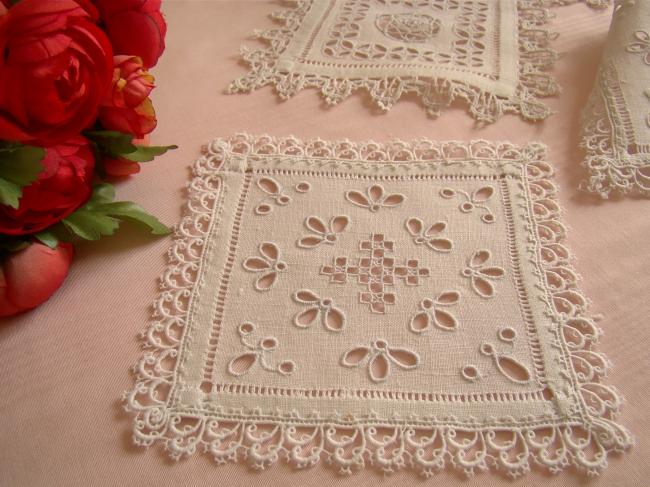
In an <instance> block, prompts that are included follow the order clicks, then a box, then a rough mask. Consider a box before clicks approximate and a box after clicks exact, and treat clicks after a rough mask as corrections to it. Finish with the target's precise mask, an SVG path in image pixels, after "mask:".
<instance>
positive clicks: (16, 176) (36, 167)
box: [0, 143, 45, 208]
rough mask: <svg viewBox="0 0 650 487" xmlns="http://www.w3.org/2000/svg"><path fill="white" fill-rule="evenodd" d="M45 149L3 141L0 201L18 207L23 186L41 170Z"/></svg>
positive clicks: (0, 148)
mask: <svg viewBox="0 0 650 487" xmlns="http://www.w3.org/2000/svg"><path fill="white" fill-rule="evenodd" d="M44 157H45V149H42V148H40V147H33V146H30V145H21V144H8V143H3V144H2V145H1V146H0V203H2V204H3V205H9V206H11V207H12V208H18V204H19V200H20V197H21V196H22V194H23V188H24V187H25V186H28V185H30V184H31V183H33V182H34V181H35V180H36V179H37V178H38V175H39V173H40V172H41V171H42V170H43V164H41V160H42V159H43V158H44Z"/></svg>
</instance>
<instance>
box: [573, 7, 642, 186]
mask: <svg viewBox="0 0 650 487" xmlns="http://www.w3.org/2000/svg"><path fill="white" fill-rule="evenodd" d="M582 146H583V147H584V149H585V151H586V153H587V155H586V158H585V160H584V163H583V164H584V166H585V167H586V168H587V170H588V172H589V179H588V180H587V181H585V183H584V184H583V186H584V187H585V189H587V190H588V191H591V192H594V193H598V194H600V196H602V197H603V198H608V197H609V195H610V194H616V193H618V194H635V195H640V196H645V197H650V2H647V1H646V2H638V1H637V2H620V4H619V5H618V6H617V8H616V11H615V12H614V16H613V18H612V24H611V27H610V31H609V35H608V37H607V45H606V47H605V53H604V55H603V59H602V60H601V63H600V69H599V74H598V81H597V82H596V84H595V86H594V90H593V91H592V93H591V96H590V98H589V102H588V105H587V109H586V110H585V113H584V120H583V137H582Z"/></svg>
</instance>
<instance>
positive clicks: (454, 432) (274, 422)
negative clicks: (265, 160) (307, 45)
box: [124, 134, 633, 477]
mask: <svg viewBox="0 0 650 487" xmlns="http://www.w3.org/2000/svg"><path fill="white" fill-rule="evenodd" d="M227 154H239V155H255V154H266V155H273V154H277V155H282V156H285V157H288V158H291V157H309V158H339V159H346V160H350V161H365V162H366V163H376V162H394V163H396V164H398V163H400V162H403V161H432V162H449V161H454V160H468V159H473V158H476V159H485V158H498V159H501V160H510V161H515V162H520V163H521V164H525V166H526V170H525V184H526V191H527V193H528V194H529V197H530V202H529V203H530V208H531V214H532V215H533V219H534V237H535V238H534V240H535V242H534V243H531V246H532V247H531V249H534V252H536V255H537V256H538V259H539V262H540V265H541V267H542V268H543V270H544V272H545V273H546V282H547V283H548V286H547V287H548V289H547V292H548V293H549V296H550V300H551V303H552V306H553V308H554V310H555V311H556V312H557V315H558V316H559V317H560V319H559V322H558V324H557V326H556V327H555V329H554V331H553V336H554V346H555V347H557V348H558V349H560V350H562V351H563V354H562V356H561V357H562V358H561V360H563V361H565V362H566V364H565V365H566V370H567V372H568V373H569V375H570V376H571V380H572V383H573V384H574V387H575V388H576V389H577V391H578V392H577V394H578V396H579V399H580V403H581V412H580V420H579V421H575V422H572V423H570V424H561V425H557V424H555V425H553V424H536V423H534V422H532V421H530V422H522V423H521V424H520V425H517V424H514V423H513V425H512V426H509V427H507V428H504V427H500V428H496V427H489V426H488V427H486V426H483V425H481V424H480V423H476V424H467V423H462V424H460V423H458V422H457V421H456V420H455V418H452V417H450V418H444V421H443V420H439V421H438V422H435V423H434V422H430V424H426V425H424V426H421V425H420V426H418V425H415V426H405V425H404V424H400V425H396V424H391V422H390V421H382V422H379V423H378V422H377V421H375V423H378V424H375V423H373V417H372V415H369V416H367V417H363V418H361V417H357V418H354V417H352V418H351V417H332V418H319V417H318V416H317V415H314V416H310V417H300V416H298V415H297V414H294V413H287V414H285V415H280V414H277V415H273V414H269V413H266V414H267V416H266V418H265V419H254V420H253V419H250V416H249V417H248V418H247V416H246V415H245V414H243V413H244V412H243V411H238V410H228V411H225V410H223V411H220V410H216V409H215V410H212V411H203V410H195V409H191V410H174V409H171V408H170V407H169V404H170V401H171V400H172V399H173V397H172V396H173V390H174V387H175V385H176V382H177V379H178V378H177V376H176V369H177V365H178V361H179V358H180V356H181V354H180V350H181V347H182V343H183V339H184V332H185V325H186V323H187V314H188V309H189V300H190V296H191V291H192V289H193V286H194V285H195V284H196V281H197V276H198V269H199V267H200V264H201V259H202V258H203V251H204V247H205V245H206V241H207V235H208V232H209V229H210V227H211V224H212V221H213V218H214V216H215V214H218V207H219V201H220V197H221V194H222V189H223V188H222V186H221V179H220V175H219V173H220V171H221V170H222V169H223V166H222V165H223V162H224V159H225V156H226V155H227ZM545 157H546V150H545V147H544V146H543V145H541V144H536V143H532V144H529V145H527V146H524V147H521V148H520V147H517V146H515V145H513V144H509V143H490V142H486V141H474V142H470V143H462V142H444V143H436V142H433V141H429V140H426V139H423V140H418V141H414V142H411V143H408V142H401V141H394V142H391V143H389V144H386V145H384V144H380V143H375V142H368V143H354V142H350V141H340V142H326V141H322V140H316V141H311V142H302V141H300V140H298V139H296V138H293V137H289V138H285V139H279V138H278V139H276V138H273V137H269V136H262V137H253V136H249V135H245V134H242V135H238V136H235V137H232V138H230V139H216V140H215V141H213V142H212V143H211V144H209V145H208V147H207V149H206V151H205V153H204V155H203V156H202V157H200V158H199V159H198V160H197V162H196V163H195V165H194V178H193V180H192V181H191V183H190V184H189V186H188V192H189V199H188V203H187V207H186V212H185V216H184V217H183V218H182V220H181V222H180V223H179V224H178V226H177V228H176V232H175V236H174V240H173V244H172V246H171V249H170V251H169V263H168V266H167V268H166V270H165V271H164V273H163V275H162V278H161V291H160V294H159V296H158V298H157V299H156V301H155V304H154V309H155V312H154V316H153V320H152V322H151V323H150V324H149V326H148V327H147V329H146V330H145V331H144V332H143V334H142V340H143V346H144V350H145V352H144V356H143V358H142V359H141V360H140V361H139V362H138V364H137V365H136V366H135V367H134V372H135V386H134V388H133V390H132V391H129V392H127V393H125V395H124V402H125V409H126V410H127V411H129V412H131V413H132V414H133V441H134V443H135V444H136V445H139V446H143V447H149V446H151V445H153V444H154V443H156V442H161V443H162V444H163V445H164V447H165V449H166V450H167V451H168V453H169V455H170V456H171V458H173V459H175V460H179V459H181V458H184V457H188V456H190V455H192V454H194V453H195V452H196V451H197V450H203V451H205V452H206V453H207V454H209V455H211V456H212V457H213V458H214V460H215V461H216V462H217V463H219V464H221V463H225V462H237V461H245V462H247V463H248V464H250V465H251V466H252V467H253V468H255V469H264V468H266V467H268V466H270V465H271V464H274V463H276V462H277V461H279V460H285V461H287V462H289V463H290V464H292V465H293V466H295V467H297V468H305V467H311V466H314V465H316V464H317V463H319V462H320V461H321V460H323V461H326V462H327V463H328V464H330V465H332V466H333V467H334V468H335V469H337V470H338V471H339V472H340V473H344V474H348V473H351V472H352V471H354V470H357V469H359V468H362V467H364V466H365V465H372V466H375V467H377V468H379V469H381V470H382V471H384V472H386V473H390V472H393V471H395V470H398V469H400V468H404V467H411V468H413V469H414V470H416V471H417V472H419V473H420V474H422V475H424V476H430V475H432V474H433V473H434V472H436V471H439V470H441V469H443V468H445V467H447V466H449V467H453V468H455V469H458V470H460V471H462V472H464V473H465V474H466V475H468V476H471V475H473V474H474V473H477V472H480V471H485V470H488V469H490V468H494V469H495V470H500V471H502V472H505V473H506V474H507V475H508V476H511V477H517V476H520V475H522V474H525V473H527V472H528V471H530V469H531V468H532V467H533V466H534V465H537V466H540V467H542V468H545V469H547V470H548V471H550V472H553V473H557V472H559V471H560V470H562V469H564V468H567V467H570V466H575V467H577V468H579V469H581V470H584V471H585V472H586V473H587V474H589V475H596V474H598V473H599V472H600V470H602V469H603V468H604V467H605V466H606V465H607V459H608V455H609V454H610V453H613V452H616V453H619V452H622V451H623V450H625V449H627V448H628V447H630V446H631V445H632V443H633V440H632V437H631V436H630V434H629V433H628V432H627V430H626V429H625V428H624V427H622V426H620V425H618V424H617V423H616V422H615V416H616V413H617V412H618V411H619V408H620V405H621V402H622V399H621V397H620V396H619V394H618V392H617V391H616V390H615V389H614V388H612V387H608V386H605V385H603V384H602V383H601V382H600V379H601V378H602V377H603V376H604V375H605V374H606V371H607V369H608V366H609V363H608V361H607V359H606V358H605V356H604V355H602V354H600V353H598V352H594V351H592V350H591V348H592V345H593V344H594V343H595V342H596V341H597V339H598V337H599V336H600V334H601V332H600V330H599V328H598V327H597V326H596V324H595V322H594V320H593V319H592V318H590V317H589V316H588V315H587V314H586V307H587V300H586V298H585V297H584V296H583V294H582V293H581V292H580V291H579V290H578V289H577V284H576V281H577V277H576V274H575V272H574V271H573V270H572V269H571V264H570V261H571V256H570V253H569V251H568V249H567V248H566V246H565V245H564V239H565V233H566V231H565V227H564V226H563V225H562V223H561V222H560V221H559V217H560V212H561V210H560V207H559V205H558V202H557V200H556V189H557V188H556V186H555V184H554V183H553V182H552V172H553V171H552V168H551V166H550V165H549V164H548V163H546V162H545ZM248 413H250V412H248ZM258 417H262V416H261V415H259V416H258ZM413 422H414V423H415V421H413ZM420 424H421V423H420Z"/></svg>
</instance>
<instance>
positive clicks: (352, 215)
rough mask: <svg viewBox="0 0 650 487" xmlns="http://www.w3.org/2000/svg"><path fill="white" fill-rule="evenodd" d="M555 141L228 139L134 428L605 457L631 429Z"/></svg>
mask: <svg viewBox="0 0 650 487" xmlns="http://www.w3.org/2000/svg"><path fill="white" fill-rule="evenodd" d="M545 157H546V154H545V148H544V147H543V146H541V145H540V144H536V143H531V144H529V145H527V146H524V147H518V146H515V145H513V144H510V143H491V142H486V141H475V142H470V143H461V142H433V141H430V140H419V141H414V142H411V143H408V142H399V141H395V142H392V143H390V144H386V145H384V144H378V143H374V142H369V143H363V144H357V143H353V142H349V141H344V142H325V141H322V140H317V141H311V142H302V141H300V140H297V139H295V138H287V139H275V138H271V137H252V136H248V135H240V136H236V137H233V138H231V139H217V140H214V141H213V142H212V143H211V144H209V146H208V148H207V150H206V152H205V155H204V156H203V157H201V158H200V159H199V160H198V161H197V163H196V166H195V169H194V171H195V177H194V179H193V181H192V182H191V184H190V186H189V188H190V199H189V203H188V212H187V215H186V216H185V217H184V218H183V220H182V221H181V223H180V224H179V226H178V229H177V232H176V239H175V241H174V244H173V246H172V248H171V250H170V252H169V256H170V263H169V266H168V268H167V270H166V271H165V273H164V275H163V278H162V291H161V294H160V296H159V298H158V300H157V301H156V305H155V309H156V315H155V320H154V321H153V322H152V323H151V325H150V327H149V328H148V329H147V331H146V332H145V333H144V334H143V337H144V342H145V349H146V351H145V354H144V357H143V358H142V360H141V361H140V362H139V364H138V366H137V367H136V368H135V370H136V385H135V387H134V389H133V390H132V391H131V392H129V393H127V394H126V396H125V401H126V407H127V409H128V410H129V411H132V412H133V415H134V422H133V438H134V441H135V443H136V444H138V445H142V446H150V445H152V444H153V443H155V442H158V441H160V442H162V443H163V444H164V446H165V448H166V449H167V450H168V452H169V454H170V455H171V457H172V458H174V459H179V458H182V457H186V456H190V455H192V454H194V453H195V452H196V451H197V450H200V451H205V452H206V453H207V454H209V455H211V456H212V457H214V459H215V461H216V462H217V463H224V462H228V461H232V462H234V461H246V462H248V463H249V464H250V465H252V466H253V467H254V468H257V469H264V468H266V467H267V466H269V465H271V464H273V463H275V462H277V461H279V460H286V461H288V462H290V463H291V464H292V465H294V466H296V467H299V468H305V467H310V466H313V465H315V464H317V463H318V462H320V461H321V460H323V461H327V462H328V463H329V464H331V465H333V466H334V467H335V468H336V469H337V470H338V471H340V472H341V473H350V472H352V471H353V470H355V469H359V468H362V467H364V466H366V465H373V466H375V467H376V468H379V469H381V470H383V471H384V472H386V473H390V472H393V471H395V470H397V469H400V468H404V467H410V468H413V469H414V470H416V471H417V472H419V473H421V474H422V475H425V476H428V475H432V474H433V473H434V472H436V471H438V470H440V469H442V468H445V467H447V466H448V467H451V468H456V469H458V470H460V471H461V472H464V473H465V474H466V475H473V474H474V473H476V472H480V471H485V470H488V469H491V468H493V469H495V470H496V469H498V470H500V471H501V472H505V473H507V474H508V475H509V476H512V477H516V476H520V475H523V474H525V473H526V472H528V471H529V470H530V469H531V467H532V466H533V465H539V466H541V467H543V468H545V469H548V470H549V471H550V472H554V473H557V472H558V471H560V470H562V469H564V468H566V467H570V466H575V467H577V468H579V469H582V470H584V471H585V472H586V473H588V474H590V475H595V474H597V473H598V472H599V471H600V470H601V469H603V468H604V467H605V466H606V465H607V461H608V457H609V455H610V453H613V452H622V451H623V450H625V449H626V448H628V447H629V446H630V444H631V443H632V439H631V437H630V435H629V433H628V432H627V431H626V430H625V428H623V427H622V426H620V425H619V424H617V422H616V419H615V416H616V413H617V412H618V409H619V406H620V404H621V399H620V397H619V396H618V393H617V392H616V390H614V389H613V388H611V387H608V386H606V385H604V384H603V383H602V382H601V378H602V377H603V376H604V375H605V373H606V371H607V369H608V367H609V363H608V361H607V359H606V358H605V356H604V355H603V354H601V353H598V352H595V351H593V350H592V345H593V344H594V343H595V342H596V341H597V339H598V337H599V335H600V330H599V328H598V327H597V326H596V324H595V323H594V321H593V320H592V318H590V317H589V314H588V312H587V309H586V308H587V300H586V298H585V297H584V296H583V294H582V293H581V292H580V291H579V290H578V289H577V280H578V278H577V276H576V273H575V272H574V271H573V270H572V268H571V258H570V254H569V251H568V250H567V248H566V247H565V245H564V237H565V230H564V227H563V225H562V223H561V222H560V208H559V206H558V203H557V201H556V198H555V196H556V195H555V193H556V187H555V185H554V183H553V179H552V169H551V166H550V165H549V164H548V163H547V162H546V160H545Z"/></svg>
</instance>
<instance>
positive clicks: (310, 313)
mask: <svg viewBox="0 0 650 487" xmlns="http://www.w3.org/2000/svg"><path fill="white" fill-rule="evenodd" d="M293 299H294V301H296V302H297V303H299V304H303V305H307V306H306V307H305V309H303V310H302V311H300V312H298V313H297V314H296V315H295V316H294V318H293V324H294V325H295V326H297V327H298V328H309V327H310V326H311V325H313V324H314V323H316V322H317V321H320V322H321V323H322V325H323V327H324V328H325V329H326V330H328V331H333V332H340V331H342V330H343V329H344V328H345V325H346V322H347V318H346V316H345V312H343V310H342V309H341V308H339V307H337V306H336V305H335V304H334V302H333V301H332V299H331V298H321V297H320V296H318V294H316V293H315V292H313V291H310V290H309V289H300V290H299V291H296V292H295V293H294V294H293Z"/></svg>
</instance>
